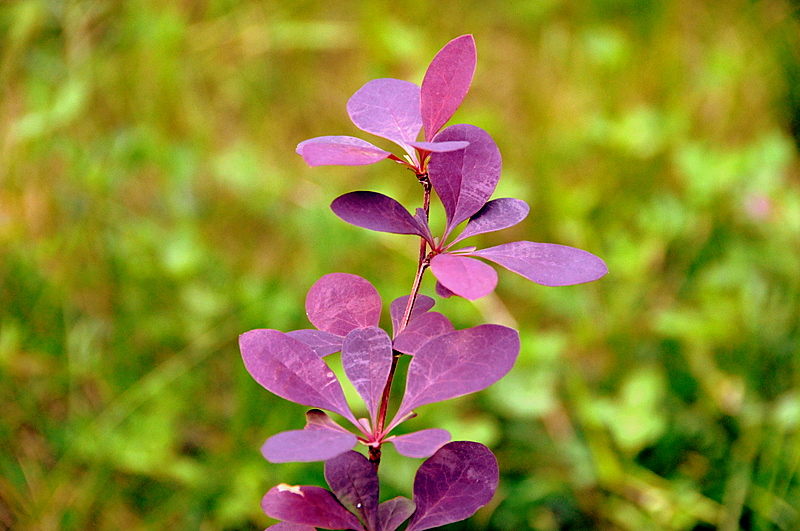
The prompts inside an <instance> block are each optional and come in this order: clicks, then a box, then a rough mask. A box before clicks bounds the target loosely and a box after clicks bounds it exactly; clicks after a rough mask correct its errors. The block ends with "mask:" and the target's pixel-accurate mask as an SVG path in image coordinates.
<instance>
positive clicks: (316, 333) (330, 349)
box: [286, 329, 344, 357]
mask: <svg viewBox="0 0 800 531" xmlns="http://www.w3.org/2000/svg"><path fill="white" fill-rule="evenodd" d="M286 335H287V336H289V337H293V338H294V339H296V340H298V341H302V342H303V343H305V344H306V345H308V346H309V347H311V350H313V351H314V352H316V353H317V356H320V357H323V356H327V355H328V354H333V353H334V352H339V351H340V350H342V341H343V340H344V338H343V337H342V336H337V335H336V334H331V333H330V332H323V331H322V330H312V329H303V330H292V331H291V332H286Z"/></svg>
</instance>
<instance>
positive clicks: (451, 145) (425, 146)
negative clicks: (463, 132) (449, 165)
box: [408, 141, 469, 153]
mask: <svg viewBox="0 0 800 531" xmlns="http://www.w3.org/2000/svg"><path fill="white" fill-rule="evenodd" d="M408 145H409V146H411V147H413V148H417V149H419V150H420V151H428V152H430V153H444V152H445V151H456V150H459V149H464V148H465V147H467V146H468V145H469V142H463V141H460V142H409V143H408Z"/></svg>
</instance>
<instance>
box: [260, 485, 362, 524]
mask: <svg viewBox="0 0 800 531" xmlns="http://www.w3.org/2000/svg"><path fill="white" fill-rule="evenodd" d="M261 508H262V509H264V512H265V513H266V515H267V516H270V517H272V518H275V519H276V520H284V521H286V522H289V523H293V524H305V525H310V526H314V527H322V528H325V529H358V530H360V529H363V527H362V526H361V523H360V522H359V521H358V518H356V516H355V515H354V514H353V513H351V512H350V511H348V510H347V509H345V508H344V506H342V504H341V503H339V502H338V501H337V500H336V498H335V497H334V495H333V494H332V493H331V492H330V491H328V490H325V489H323V488H321V487H310V486H307V485H303V486H290V485H286V484H285V483H281V484H280V485H277V486H275V487H272V488H271V489H270V490H269V491H268V492H267V493H266V494H265V495H264V498H263V499H262V500H261Z"/></svg>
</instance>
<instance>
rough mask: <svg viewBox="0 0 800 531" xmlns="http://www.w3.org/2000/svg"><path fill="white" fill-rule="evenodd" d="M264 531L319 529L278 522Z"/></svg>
mask: <svg viewBox="0 0 800 531" xmlns="http://www.w3.org/2000/svg"><path fill="white" fill-rule="evenodd" d="M264 531H317V528H316V527H314V526H310V525H305V524H292V523H290V522H278V523H277V524H275V525H271V526H269V527H268V528H266V529H265V530H264Z"/></svg>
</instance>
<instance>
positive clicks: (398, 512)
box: [378, 496, 417, 531]
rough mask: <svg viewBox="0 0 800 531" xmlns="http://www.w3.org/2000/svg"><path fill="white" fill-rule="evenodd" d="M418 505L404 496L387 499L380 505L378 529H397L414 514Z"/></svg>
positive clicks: (385, 530) (387, 530)
mask: <svg viewBox="0 0 800 531" xmlns="http://www.w3.org/2000/svg"><path fill="white" fill-rule="evenodd" d="M416 507H417V506H416V504H415V503H414V502H413V501H411V500H409V499H408V498H404V497H403V496H398V497H396V498H392V499H391V500H386V501H385V502H383V503H382V504H380V505H379V506H378V531H395V529H397V528H398V527H400V524H402V523H403V522H405V521H406V520H408V518H409V517H410V516H411V515H412V514H414V509H416Z"/></svg>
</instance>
